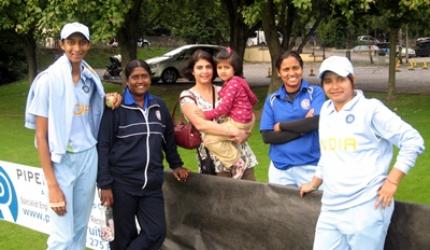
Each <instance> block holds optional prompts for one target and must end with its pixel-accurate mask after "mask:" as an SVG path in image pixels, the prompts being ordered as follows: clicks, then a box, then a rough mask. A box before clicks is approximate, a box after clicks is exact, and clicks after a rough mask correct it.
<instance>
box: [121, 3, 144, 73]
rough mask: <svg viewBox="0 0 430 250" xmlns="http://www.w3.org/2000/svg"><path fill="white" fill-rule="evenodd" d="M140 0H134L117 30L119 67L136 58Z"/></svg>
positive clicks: (123, 66)
mask: <svg viewBox="0 0 430 250" xmlns="http://www.w3.org/2000/svg"><path fill="white" fill-rule="evenodd" d="M141 5H142V0H136V1H134V5H133V6H132V7H131V9H130V10H129V12H128V13H127V14H126V16H125V20H124V23H123V25H122V26H121V28H120V29H119V31H118V42H119V46H120V51H121V67H122V69H123V70H124V68H125V66H126V65H127V63H129V62H130V61H131V60H133V59H136V58H137V38H138V35H139V34H140V33H139V32H138V30H137V29H138V25H137V22H136V20H138V19H139V16H140V9H141Z"/></svg>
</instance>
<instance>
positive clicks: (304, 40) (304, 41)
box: [297, 15, 324, 53]
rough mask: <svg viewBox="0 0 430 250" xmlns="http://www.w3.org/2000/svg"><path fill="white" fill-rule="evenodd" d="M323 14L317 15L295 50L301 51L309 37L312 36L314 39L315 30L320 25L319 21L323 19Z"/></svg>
mask: <svg viewBox="0 0 430 250" xmlns="http://www.w3.org/2000/svg"><path fill="white" fill-rule="evenodd" d="M323 18H324V17H323V16H322V15H321V16H318V18H317V20H315V23H314V25H313V26H312V28H311V29H310V30H309V32H308V33H307V34H306V35H305V37H304V38H303V41H302V43H301V44H300V45H299V47H298V48H297V52H299V53H302V51H303V48H304V47H305V45H306V43H307V42H308V41H309V39H311V37H313V38H314V39H315V31H316V30H317V28H318V26H319V25H320V23H321V21H322V20H323Z"/></svg>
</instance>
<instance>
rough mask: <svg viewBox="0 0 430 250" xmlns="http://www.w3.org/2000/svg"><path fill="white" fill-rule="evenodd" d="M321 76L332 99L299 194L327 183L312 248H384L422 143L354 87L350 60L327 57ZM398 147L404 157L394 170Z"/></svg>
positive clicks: (324, 110)
mask: <svg viewBox="0 0 430 250" xmlns="http://www.w3.org/2000/svg"><path fill="white" fill-rule="evenodd" d="M319 77H320V79H321V84H322V87H323V89H324V92H325V93H326V95H327V97H328V98H329V100H327V101H326V102H325V103H324V105H323V107H322V109H321V113H320V120H319V137H320V138H319V140H320V147H321V158H320V161H319V163H318V167H317V170H316V172H315V176H314V177H313V179H312V181H311V182H310V183H307V184H305V185H303V186H301V188H300V195H301V196H303V195H304V194H305V193H308V192H312V191H314V190H316V188H318V186H319V185H321V183H322V182H324V192H323V195H322V201H321V202H322V207H321V213H320V215H319V218H318V222H317V225H316V230H315V241H314V249H324V250H325V249H383V248H384V242H385V237H386V234H387V230H388V226H389V224H390V220H391V216H392V213H393V210H394V202H393V196H394V194H395V193H396V191H397V187H398V185H399V184H400V181H401V179H402V178H403V176H404V175H406V174H407V172H408V171H409V169H410V168H412V167H413V166H414V164H415V160H416V158H417V156H418V155H419V154H420V153H422V152H423V150H424V141H423V138H422V137H421V136H420V134H419V133H418V131H417V130H415V129H414V128H412V127H411V126H410V125H409V124H407V123H406V122H404V121H403V120H402V119H401V118H400V117H399V116H398V115H397V114H395V113H394V112H392V111H391V110H389V109H388V108H387V107H386V106H385V105H384V104H382V102H380V101H378V100H376V99H367V98H365V97H364V95H363V93H362V92H361V91H360V90H356V89H354V71H353V67H352V65H351V62H350V61H349V60H348V59H347V58H345V57H339V56H332V57H329V58H327V59H326V60H325V61H324V62H323V63H322V64H321V67H320V73H319ZM393 145H396V146H397V147H398V148H399V153H398V156H397V158H396V161H395V163H394V165H393V168H392V169H391V170H390V171H389V169H390V162H391V159H392V156H393Z"/></svg>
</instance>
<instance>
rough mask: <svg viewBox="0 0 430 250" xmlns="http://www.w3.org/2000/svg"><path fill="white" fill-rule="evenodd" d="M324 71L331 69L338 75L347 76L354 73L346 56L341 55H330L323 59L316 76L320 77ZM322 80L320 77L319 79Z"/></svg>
mask: <svg viewBox="0 0 430 250" xmlns="http://www.w3.org/2000/svg"><path fill="white" fill-rule="evenodd" d="M326 71H331V72H334V73H336V74H338V75H339V76H342V77H347V76H348V75H350V74H351V75H354V69H353V68H352V64H351V62H350V61H349V60H348V58H346V57H343V56H330V57H329V58H327V59H325V60H324V61H323V62H322V63H321V66H320V73H319V75H318V77H319V78H320V79H321V78H322V77H323V75H324V73H325V72H326ZM321 80H322V79H321Z"/></svg>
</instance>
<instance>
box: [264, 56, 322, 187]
mask: <svg viewBox="0 0 430 250" xmlns="http://www.w3.org/2000/svg"><path fill="white" fill-rule="evenodd" d="M276 68H277V71H278V75H279V77H280V78H281V80H282V81H283V85H282V86H281V87H280V88H279V89H278V90H277V91H276V92H274V93H272V94H271V95H269V96H268V97H267V98H266V101H265V103H264V107H263V111H262V114H261V121H260V132H261V134H262V137H263V141H264V142H265V143H269V144H270V150H269V156H270V159H271V160H272V161H271V163H270V166H269V183H274V184H280V185H289V186H294V187H297V188H298V187H299V186H300V185H302V184H304V183H307V182H309V181H310V180H311V179H312V176H313V174H314V171H315V168H316V165H317V162H318V160H319V157H320V150H319V146H318V116H319V111H320V109H321V105H322V104H323V102H324V101H325V97H324V93H323V91H322V89H321V88H320V87H319V86H315V85H311V84H309V83H308V82H306V81H305V80H303V60H302V58H301V57H300V55H299V54H298V53H296V52H294V51H292V52H285V53H284V54H282V55H281V56H280V57H279V59H278V60H277V61H276Z"/></svg>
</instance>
